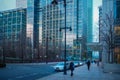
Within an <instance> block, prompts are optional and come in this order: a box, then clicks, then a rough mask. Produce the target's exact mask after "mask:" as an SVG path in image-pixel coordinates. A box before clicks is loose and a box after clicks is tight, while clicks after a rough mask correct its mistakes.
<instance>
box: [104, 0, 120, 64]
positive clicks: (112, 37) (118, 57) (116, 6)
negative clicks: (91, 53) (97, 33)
mask: <svg viewBox="0 0 120 80" xmlns="http://www.w3.org/2000/svg"><path fill="white" fill-rule="evenodd" d="M102 10H103V14H102V19H103V20H102V21H103V22H104V23H106V24H107V25H108V26H107V25H104V29H103V31H102V32H103V33H104V34H107V33H108V35H109V36H108V38H109V39H107V40H105V41H106V42H108V41H109V43H106V42H105V41H104V43H103V46H104V47H103V51H102V52H103V53H102V55H103V56H102V57H103V62H107V63H109V62H116V63H120V54H119V52H120V28H119V26H120V21H119V20H120V19H119V18H120V15H119V14H120V1H119V0H103V6H102ZM108 30H109V31H108ZM106 37H107V36H106ZM104 39H105V38H104ZM106 46H107V47H108V48H106ZM106 53H108V54H106Z"/></svg>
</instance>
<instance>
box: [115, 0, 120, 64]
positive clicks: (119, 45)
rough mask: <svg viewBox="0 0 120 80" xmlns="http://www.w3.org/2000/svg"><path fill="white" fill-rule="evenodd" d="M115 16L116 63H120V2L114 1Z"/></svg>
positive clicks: (119, 0)
mask: <svg viewBox="0 0 120 80" xmlns="http://www.w3.org/2000/svg"><path fill="white" fill-rule="evenodd" d="M114 16H115V17H114V18H115V40H114V44H115V45H114V47H115V52H114V54H115V58H114V62H116V63H120V0H115V1H114Z"/></svg>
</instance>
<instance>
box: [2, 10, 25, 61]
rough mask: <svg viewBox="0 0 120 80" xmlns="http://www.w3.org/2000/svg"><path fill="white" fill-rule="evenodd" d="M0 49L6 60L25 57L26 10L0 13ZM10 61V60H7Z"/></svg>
mask: <svg viewBox="0 0 120 80" xmlns="http://www.w3.org/2000/svg"><path fill="white" fill-rule="evenodd" d="M0 13H1V15H0V17H1V22H0V47H1V50H4V53H5V55H6V57H7V58H6V60H7V59H12V58H13V59H15V60H16V61H17V60H21V59H23V58H24V57H26V54H25V50H24V49H25V43H26V42H25V40H26V9H24V8H18V9H12V10H7V11H2V12H0ZM8 61H10V60H8Z"/></svg>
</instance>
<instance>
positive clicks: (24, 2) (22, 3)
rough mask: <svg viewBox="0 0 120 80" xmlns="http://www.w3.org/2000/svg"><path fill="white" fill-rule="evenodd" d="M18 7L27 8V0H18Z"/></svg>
mask: <svg viewBox="0 0 120 80" xmlns="http://www.w3.org/2000/svg"><path fill="white" fill-rule="evenodd" d="M16 8H27V0H16Z"/></svg>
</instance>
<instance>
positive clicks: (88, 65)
mask: <svg viewBox="0 0 120 80" xmlns="http://www.w3.org/2000/svg"><path fill="white" fill-rule="evenodd" d="M90 65H91V63H90V60H88V61H87V68H88V70H90Z"/></svg>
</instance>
